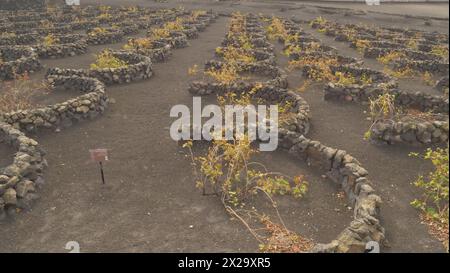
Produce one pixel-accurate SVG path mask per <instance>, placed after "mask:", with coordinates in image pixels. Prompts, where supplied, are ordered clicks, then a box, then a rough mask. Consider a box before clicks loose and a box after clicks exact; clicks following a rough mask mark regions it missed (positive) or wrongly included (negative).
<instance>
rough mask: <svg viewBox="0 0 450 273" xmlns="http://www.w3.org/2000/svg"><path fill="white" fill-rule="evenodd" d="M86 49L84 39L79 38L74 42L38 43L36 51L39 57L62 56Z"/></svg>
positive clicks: (80, 53) (54, 57)
mask: <svg viewBox="0 0 450 273" xmlns="http://www.w3.org/2000/svg"><path fill="white" fill-rule="evenodd" d="M87 50H88V46H87V43H86V41H83V40H80V41H78V42H75V43H65V44H55V45H38V46H36V52H37V54H38V56H39V57H40V58H50V59H56V58H64V57H72V56H76V55H82V54H85V53H86V52H87Z"/></svg>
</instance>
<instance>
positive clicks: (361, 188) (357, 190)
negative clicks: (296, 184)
mask: <svg viewBox="0 0 450 273" xmlns="http://www.w3.org/2000/svg"><path fill="white" fill-rule="evenodd" d="M279 137H280V145H281V146H282V147H283V148H285V149H288V150H289V153H291V154H293V155H295V156H298V157H300V158H302V159H304V160H307V161H308V162H309V163H310V164H311V165H312V166H318V167H320V168H322V169H324V170H326V171H327V173H326V175H327V177H328V178H329V179H331V180H332V181H334V182H335V183H337V184H339V185H340V186H342V188H343V189H344V191H345V193H346V196H347V197H348V199H349V201H350V202H351V204H352V206H354V220H353V221H352V222H351V223H350V225H349V226H348V227H346V228H345V229H344V231H342V232H341V233H340V234H339V235H338V237H337V238H336V239H335V240H333V241H332V242H331V243H328V244H317V245H316V246H315V247H314V249H313V250H312V252H320V253H335V252H364V251H365V249H366V244H367V242H369V241H375V242H382V241H383V240H384V238H385V235H384V234H385V230H384V228H383V227H382V226H381V224H380V220H379V211H380V205H381V198H380V197H379V196H378V195H376V194H375V190H374V189H373V188H372V186H371V182H370V180H369V178H368V172H367V170H366V169H364V168H363V167H362V165H361V163H360V162H359V161H358V160H357V159H355V158H354V157H352V156H351V155H350V154H348V153H347V152H346V151H344V150H339V149H335V148H331V147H328V146H325V145H323V144H321V143H320V142H319V141H313V140H310V139H308V138H306V137H304V136H303V135H302V134H300V133H297V132H292V131H289V130H283V129H282V130H280V132H279Z"/></svg>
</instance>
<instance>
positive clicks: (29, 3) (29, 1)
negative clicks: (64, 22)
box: [0, 0, 45, 10]
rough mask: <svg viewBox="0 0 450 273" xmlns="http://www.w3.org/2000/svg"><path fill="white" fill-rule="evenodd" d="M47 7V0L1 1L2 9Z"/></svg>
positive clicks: (37, 8)
mask: <svg viewBox="0 0 450 273" xmlns="http://www.w3.org/2000/svg"><path fill="white" fill-rule="evenodd" d="M44 7H45V0H6V1H0V10H39V9H43V8H44Z"/></svg>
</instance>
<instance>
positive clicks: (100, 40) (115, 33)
mask: <svg viewBox="0 0 450 273" xmlns="http://www.w3.org/2000/svg"><path fill="white" fill-rule="evenodd" d="M123 37H124V33H123V32H122V31H121V30H116V29H109V30H108V31H107V32H105V33H97V34H95V35H93V34H90V32H89V31H88V38H87V43H88V44H89V45H105V44H115V43H120V42H121V41H122V39H123Z"/></svg>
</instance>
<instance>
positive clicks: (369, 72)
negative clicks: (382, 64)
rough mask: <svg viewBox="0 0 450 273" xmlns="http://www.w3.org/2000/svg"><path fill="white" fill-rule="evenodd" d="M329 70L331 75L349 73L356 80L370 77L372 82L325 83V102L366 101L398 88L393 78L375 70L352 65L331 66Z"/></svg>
mask: <svg viewBox="0 0 450 273" xmlns="http://www.w3.org/2000/svg"><path fill="white" fill-rule="evenodd" d="M330 68H331V70H332V72H333V73H336V72H343V73H349V74H351V75H352V76H354V77H355V78H356V79H358V78H361V77H362V76H365V77H370V79H371V81H372V82H371V83H368V84H351V85H344V84H340V83H331V82H330V83H327V84H326V85H325V88H324V99H325V100H332V99H337V100H347V101H358V102H362V101H368V100H369V98H374V97H377V96H378V95H381V94H383V93H385V92H386V91H390V90H392V89H394V88H396V87H397V86H398V83H397V81H396V80H394V78H392V77H390V76H388V75H386V74H384V73H383V72H380V71H377V70H373V69H369V68H363V67H356V66H352V65H340V66H331V67H330Z"/></svg>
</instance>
